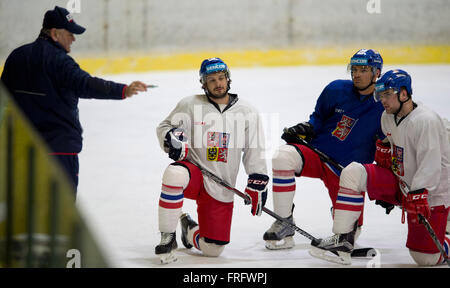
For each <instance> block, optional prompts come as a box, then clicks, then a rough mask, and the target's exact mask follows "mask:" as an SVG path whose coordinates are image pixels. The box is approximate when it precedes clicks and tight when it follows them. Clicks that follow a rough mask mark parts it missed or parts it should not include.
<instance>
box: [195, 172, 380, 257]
mask: <svg viewBox="0 0 450 288" xmlns="http://www.w3.org/2000/svg"><path fill="white" fill-rule="evenodd" d="M194 164H195V165H196V166H197V167H198V168H199V169H200V171H201V172H202V173H203V174H204V175H206V176H207V177H208V178H210V179H211V180H213V181H214V182H216V183H218V184H219V185H222V186H223V187H225V188H227V189H228V190H231V191H232V192H233V193H235V194H236V195H238V196H239V197H241V198H242V199H244V200H245V201H246V202H248V203H251V199H250V197H248V196H247V195H246V194H244V193H242V192H241V191H239V190H238V189H236V188H234V187H231V186H230V185H228V184H227V183H225V181H223V180H222V179H220V178H219V177H217V176H216V175H214V174H213V173H211V172H209V171H208V170H206V169H205V168H203V167H202V166H200V165H198V164H197V163H194ZM262 211H264V212H266V213H267V214H269V215H270V216H272V217H273V218H275V219H277V220H279V221H281V223H282V224H283V225H285V226H288V227H289V228H291V229H292V230H295V231H296V232H297V233H299V234H301V235H303V236H304V237H306V238H308V239H309V240H311V245H317V244H319V243H320V241H322V239H320V238H316V237H314V236H312V235H311V234H309V233H308V232H306V231H305V230H303V229H301V228H299V227H297V226H296V225H295V224H293V223H290V222H288V221H287V220H286V219H284V218H282V217H281V216H279V215H278V214H276V213H275V212H273V211H271V210H269V209H267V208H266V207H263V209H262ZM375 255H376V251H375V249H373V248H355V249H353V251H352V253H351V256H352V257H369V258H371V257H375Z"/></svg>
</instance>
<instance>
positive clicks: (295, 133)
mask: <svg viewBox="0 0 450 288" xmlns="http://www.w3.org/2000/svg"><path fill="white" fill-rule="evenodd" d="M298 137H301V138H303V139H304V140H305V141H306V142H309V141H311V140H312V139H313V138H314V127H313V126H312V124H311V123H309V122H303V123H298V124H297V125H295V126H292V127H290V128H288V129H287V131H285V132H284V133H283V135H281V139H283V140H284V141H286V142H287V143H299V141H298Z"/></svg>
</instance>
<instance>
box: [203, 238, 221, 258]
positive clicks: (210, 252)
mask: <svg viewBox="0 0 450 288" xmlns="http://www.w3.org/2000/svg"><path fill="white" fill-rule="evenodd" d="M199 245H200V250H201V251H202V253H203V255H205V256H208V257H218V256H219V255H220V254H222V252H223V249H224V248H225V245H218V244H216V243H212V242H206V241H205V238H203V237H202V238H200V240H199Z"/></svg>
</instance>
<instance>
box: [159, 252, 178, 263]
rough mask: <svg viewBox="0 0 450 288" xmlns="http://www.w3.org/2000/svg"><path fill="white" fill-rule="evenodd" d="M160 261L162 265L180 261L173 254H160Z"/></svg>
mask: <svg viewBox="0 0 450 288" xmlns="http://www.w3.org/2000/svg"><path fill="white" fill-rule="evenodd" d="M159 259H160V260H161V264H169V263H173V262H175V261H177V260H178V259H177V257H176V256H175V255H174V254H173V252H170V253H165V254H160V255H159Z"/></svg>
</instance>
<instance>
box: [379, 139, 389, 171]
mask: <svg viewBox="0 0 450 288" xmlns="http://www.w3.org/2000/svg"><path fill="white" fill-rule="evenodd" d="M375 145H376V148H377V150H376V151H375V162H377V165H378V166H380V167H383V168H391V166H392V156H391V144H389V143H383V141H381V140H380V139H378V140H377V142H376V144H375Z"/></svg>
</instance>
